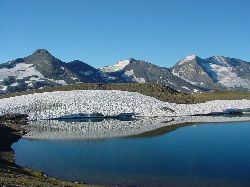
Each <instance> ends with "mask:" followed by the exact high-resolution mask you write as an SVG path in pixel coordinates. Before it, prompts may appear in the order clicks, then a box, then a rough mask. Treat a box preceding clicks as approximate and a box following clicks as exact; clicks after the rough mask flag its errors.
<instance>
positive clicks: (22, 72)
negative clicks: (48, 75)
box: [0, 63, 44, 81]
mask: <svg viewBox="0 0 250 187" xmlns="http://www.w3.org/2000/svg"><path fill="white" fill-rule="evenodd" d="M9 76H14V77H16V79H23V78H25V77H31V76H37V77H39V78H43V77H44V76H43V75H42V74H41V73H40V72H39V71H37V70H36V69H35V68H34V67H33V66H32V64H25V63H19V64H16V65H15V67H13V68H10V69H8V68H2V69H0V81H3V80H4V79H5V78H8V77H9Z"/></svg>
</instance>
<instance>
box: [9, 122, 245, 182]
mask: <svg viewBox="0 0 250 187" xmlns="http://www.w3.org/2000/svg"><path fill="white" fill-rule="evenodd" d="M208 120H209V121H212V119H208ZM166 121H169V122H168V123H166ZM184 121H185V120H184ZM193 121H195V120H193ZM196 121H197V120H196ZM203 121H204V120H203ZM205 121H206V120H205ZM167 124H173V125H174V123H173V119H153V120H152V119H144V121H128V122H126V121H117V120H113V121H112V120H111V121H110V120H107V121H105V120H104V121H94V122H93V121H92V122H86V121H85V122H74V123H72V122H58V121H55V122H50V123H49V124H48V122H39V123H37V122H36V124H35V123H33V124H31V126H30V127H29V128H30V129H33V131H32V132H31V133H30V134H29V135H28V136H27V137H25V138H23V139H21V140H20V141H19V142H17V143H16V144H14V145H13V148H14V150H15V153H16V155H15V159H16V163H17V164H19V165H22V166H28V167H31V168H34V169H35V170H41V171H44V172H45V173H46V174H48V175H49V176H51V177H56V178H59V179H66V180H71V181H82V182H86V183H91V184H104V185H111V186H114V185H120V186H168V185H172V186H201V185H203V186H215V185H217V186H250V122H230V123H223V122H220V123H203V124H198V123H192V124H189V125H188V126H186V125H184V124H180V123H177V124H175V125H174V126H172V125H171V126H167ZM49 126H50V127H53V128H49ZM149 126H150V127H149ZM74 134H75V137H76V138H74Z"/></svg>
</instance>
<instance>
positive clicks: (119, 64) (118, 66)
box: [100, 59, 131, 72]
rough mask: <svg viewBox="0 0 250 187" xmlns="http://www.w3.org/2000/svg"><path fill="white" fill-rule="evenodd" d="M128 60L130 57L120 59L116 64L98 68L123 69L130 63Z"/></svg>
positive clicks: (108, 70) (107, 69) (112, 70)
mask: <svg viewBox="0 0 250 187" xmlns="http://www.w3.org/2000/svg"><path fill="white" fill-rule="evenodd" d="M130 61H131V60H130V59H127V60H120V61H118V62H117V63H116V64H114V65H112V66H104V67H102V68H100V70H101V71H103V72H116V71H121V70H122V69H124V68H125V67H126V66H127V65H128V64H129V63H130Z"/></svg>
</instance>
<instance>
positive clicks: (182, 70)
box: [171, 55, 250, 91]
mask: <svg viewBox="0 0 250 187" xmlns="http://www.w3.org/2000/svg"><path fill="white" fill-rule="evenodd" d="M171 70H172V73H173V74H174V75H176V76H178V77H180V78H182V79H184V80H186V81H187V82H190V83H191V84H193V85H197V86H199V87H203V88H207V89H212V90H214V89H215V90H248V91H249V90H250V76H249V75H250V63H249V62H245V61H243V60H239V59H235V58H229V57H223V56H214V57H210V58H207V59H201V58H199V57H198V56H195V55H192V56H189V57H186V58H185V59H183V60H181V61H179V62H178V63H177V64H176V65H175V66H174V67H173V68H172V69H171Z"/></svg>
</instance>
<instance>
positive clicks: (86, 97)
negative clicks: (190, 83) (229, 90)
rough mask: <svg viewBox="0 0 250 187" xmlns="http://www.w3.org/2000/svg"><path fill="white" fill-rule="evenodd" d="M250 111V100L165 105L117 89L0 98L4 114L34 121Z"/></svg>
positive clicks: (0, 110)
mask: <svg viewBox="0 0 250 187" xmlns="http://www.w3.org/2000/svg"><path fill="white" fill-rule="evenodd" d="M244 109H250V100H218V101H209V102H206V103H200V104H175V103H168V102H162V101H159V100H157V99H155V98H152V97H149V96H145V95H142V94H139V93H134V92H127V91H117V90H74V91H57V92H45V93H35V94H29V95H23V96H17V97H13V98H4V99H0V115H2V114H5V113H22V114H28V115H29V119H30V120H38V119H54V118H63V117H65V116H70V115H78V114H93V113H101V114H103V115H104V116H116V115H119V114H121V113H135V114H136V115H137V116H189V115H197V114H211V113H223V112H229V111H237V110H244Z"/></svg>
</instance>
